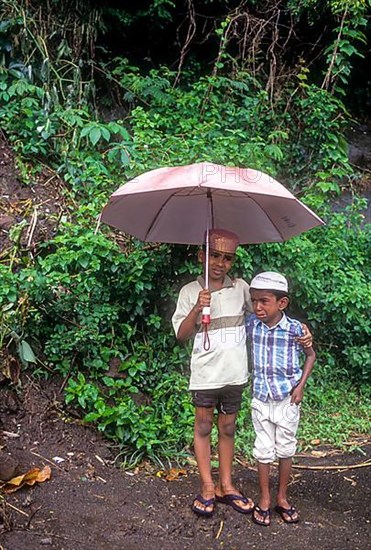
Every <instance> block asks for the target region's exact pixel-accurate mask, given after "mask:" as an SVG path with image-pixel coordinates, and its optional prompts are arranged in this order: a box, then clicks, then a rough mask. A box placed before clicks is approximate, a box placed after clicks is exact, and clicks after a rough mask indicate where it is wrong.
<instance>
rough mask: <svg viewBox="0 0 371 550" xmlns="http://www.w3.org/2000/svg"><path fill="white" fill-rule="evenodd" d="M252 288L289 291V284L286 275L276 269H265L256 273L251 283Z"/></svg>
mask: <svg viewBox="0 0 371 550" xmlns="http://www.w3.org/2000/svg"><path fill="white" fill-rule="evenodd" d="M250 288H256V289H258V290H281V291H282V292H288V290H289V285H288V283H287V279H286V277H284V276H283V275H281V273H276V272H275V271H264V272H263V273H259V275H256V276H255V277H254V278H253V280H252V281H251V283H250Z"/></svg>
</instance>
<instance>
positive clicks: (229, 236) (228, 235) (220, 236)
mask: <svg viewBox="0 0 371 550" xmlns="http://www.w3.org/2000/svg"><path fill="white" fill-rule="evenodd" d="M205 240H206V235H205ZM209 244H210V248H213V249H214V250H217V251H218V252H226V253H227V254H234V253H235V252H236V248H237V247H238V245H239V244H240V240H239V238H238V237H237V235H236V234H235V233H232V232H231V231H227V230H226V229H210V230H209Z"/></svg>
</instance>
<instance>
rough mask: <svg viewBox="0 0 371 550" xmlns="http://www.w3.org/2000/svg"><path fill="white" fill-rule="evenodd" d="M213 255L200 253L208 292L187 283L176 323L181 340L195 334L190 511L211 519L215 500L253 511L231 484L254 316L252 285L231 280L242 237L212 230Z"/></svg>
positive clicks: (200, 280)
mask: <svg viewBox="0 0 371 550" xmlns="http://www.w3.org/2000/svg"><path fill="white" fill-rule="evenodd" d="M209 242H210V252H209V258H206V255H205V251H203V250H200V251H199V253H198V259H199V261H200V262H202V263H203V264H205V262H206V261H208V262H209V289H208V290H206V289H205V288H204V287H205V282H204V280H203V278H202V277H198V279H197V280H196V281H193V282H191V283H189V284H187V285H185V286H184V287H183V288H182V289H181V290H180V293H179V298H178V302H177V307H176V311H175V313H174V315H173V318H172V322H173V327H174V330H175V334H176V337H177V339H178V340H179V341H180V342H184V341H185V340H187V339H189V338H191V337H193V336H194V344H193V352H192V358H191V380H190V385H189V388H190V390H191V392H192V398H193V403H194V405H195V408H196V412H195V426H194V450H195V455H196V460H197V465H198V469H199V474H200V480H201V491H200V494H199V495H197V497H196V498H195V499H194V501H193V504H192V510H193V511H194V512H195V514H197V515H199V516H207V517H208V516H211V515H212V514H213V511H214V504H215V501H217V502H221V503H223V504H228V505H230V506H232V507H233V508H234V509H235V510H237V511H238V512H241V513H244V514H248V513H251V512H252V510H253V507H254V503H253V501H252V500H251V499H249V498H246V497H244V496H243V495H242V494H241V493H240V492H239V491H238V490H237V489H236V488H235V487H234V485H233V482H232V461H233V455H234V434H235V425H236V417H237V413H238V410H239V408H240V405H241V398H242V390H243V388H244V387H245V386H246V383H247V379H248V372H247V352H246V332H245V329H244V316H245V314H246V312H251V311H252V308H251V302H250V296H249V285H248V284H247V283H246V282H245V281H244V280H243V279H235V280H232V279H230V278H229V277H228V275H227V274H228V272H229V270H230V269H231V267H232V265H233V260H234V255H235V251H236V248H237V246H238V244H239V240H238V237H237V236H236V235H235V234H234V233H231V232H229V231H225V230H220V229H213V230H211V231H210V232H209ZM205 306H210V308H211V323H210V325H209V327H208V331H209V332H208V336H209V346H206V345H205V342H204V340H203V336H204V335H203V333H202V327H201V312H202V309H203V307H205ZM215 408H216V409H217V411H218V419H217V426H218V454H219V481H218V483H217V485H216V486H215V487H214V483H213V480H212V475H211V464H210V434H211V430H212V426H213V420H214V409H215Z"/></svg>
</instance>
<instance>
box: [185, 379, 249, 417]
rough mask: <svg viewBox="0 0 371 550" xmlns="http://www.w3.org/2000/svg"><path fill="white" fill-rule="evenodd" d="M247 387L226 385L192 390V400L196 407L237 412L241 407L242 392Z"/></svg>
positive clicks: (223, 411) (230, 412) (223, 412)
mask: <svg viewBox="0 0 371 550" xmlns="http://www.w3.org/2000/svg"><path fill="white" fill-rule="evenodd" d="M245 387H246V385H245V384H243V385H241V386H224V388H217V389H213V390H192V391H191V394H192V400H193V404H194V406H195V407H205V408H207V409H211V408H212V409H215V408H216V409H217V411H218V412H219V413H222V414H236V413H237V412H238V411H239V410H240V408H241V401H242V392H243V389H244V388H245Z"/></svg>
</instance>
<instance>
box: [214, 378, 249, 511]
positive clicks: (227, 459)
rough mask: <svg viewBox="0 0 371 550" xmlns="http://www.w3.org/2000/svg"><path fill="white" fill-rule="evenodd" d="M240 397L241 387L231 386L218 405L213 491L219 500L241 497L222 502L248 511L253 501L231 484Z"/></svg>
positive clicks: (239, 509)
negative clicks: (217, 457) (217, 465)
mask: <svg viewBox="0 0 371 550" xmlns="http://www.w3.org/2000/svg"><path fill="white" fill-rule="evenodd" d="M241 398H242V387H231V388H228V389H227V390H226V391H225V393H224V395H223V398H222V399H221V401H220V403H219V405H218V410H219V414H218V454H219V481H218V484H217V486H216V487H215V492H216V495H217V497H219V500H220V498H221V497H227V496H228V495H229V496H232V495H233V496H234V497H241V498H240V499H239V498H236V499H226V500H225V502H224V503H225V504H231V505H232V506H233V507H234V508H235V509H236V510H238V511H241V512H249V511H251V510H252V508H253V507H254V503H253V501H252V500H251V499H248V498H244V497H243V496H242V495H241V492H240V491H239V490H238V489H236V487H235V486H234V485H233V480H232V468H233V457H234V440H235V432H236V418H237V414H238V411H239V409H240V406H241ZM221 502H223V501H221Z"/></svg>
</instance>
